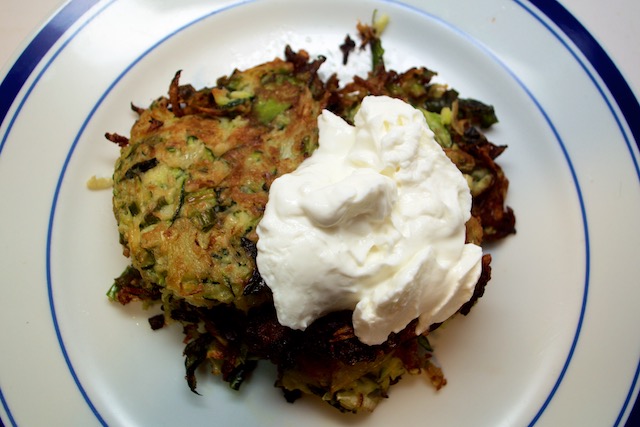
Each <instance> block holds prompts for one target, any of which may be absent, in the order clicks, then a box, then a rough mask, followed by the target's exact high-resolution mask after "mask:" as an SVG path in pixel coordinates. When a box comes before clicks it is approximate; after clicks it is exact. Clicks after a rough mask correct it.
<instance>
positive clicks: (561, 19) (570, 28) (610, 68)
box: [514, 0, 640, 427]
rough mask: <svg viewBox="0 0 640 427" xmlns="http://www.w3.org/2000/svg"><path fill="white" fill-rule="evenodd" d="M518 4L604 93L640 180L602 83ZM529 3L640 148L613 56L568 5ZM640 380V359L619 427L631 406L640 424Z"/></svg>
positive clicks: (549, 0)
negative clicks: (538, 11)
mask: <svg viewBox="0 0 640 427" xmlns="http://www.w3.org/2000/svg"><path fill="white" fill-rule="evenodd" d="M514 1H515V2H516V3H518V4H519V5H520V6H521V7H522V8H524V9H525V10H526V11H527V12H529V13H530V14H531V15H532V16H533V17H535V18H536V19H537V20H538V21H539V22H540V23H541V24H542V25H543V26H544V27H545V28H547V30H548V31H549V32H551V33H552V34H553V35H554V36H555V37H556V39H557V40H558V41H559V42H560V43H562V44H563V45H564V46H565V48H566V49H567V50H568V51H569V53H571V55H573V57H574V58H575V59H576V61H577V62H578V63H579V64H580V65H581V66H582V68H583V69H584V70H585V72H586V73H587V74H588V75H589V77H590V78H591V80H592V82H593V84H594V85H595V87H596V88H597V89H598V91H599V92H600V95H601V96H602V98H603V99H604V101H605V102H606V103H607V106H608V107H609V110H610V111H611V114H612V116H613V117H614V118H615V120H616V122H617V124H618V127H619V128H620V130H621V133H622V135H623V137H624V140H625V143H626V145H627V148H628V150H629V155H630V156H631V160H632V162H633V165H634V167H635V170H636V175H637V176H638V178H639V179H640V167H639V166H638V160H637V158H636V156H635V153H634V151H633V146H632V142H631V141H630V139H629V137H628V136H627V133H626V132H625V130H624V127H623V124H622V122H621V120H620V118H619V117H618V115H617V114H616V111H615V110H614V108H613V106H612V105H611V103H610V101H609V99H608V97H607V96H606V94H605V93H604V91H603V89H602V88H601V87H600V85H599V84H598V82H597V81H596V80H595V78H594V76H593V75H592V74H591V72H590V71H589V70H588V68H587V67H586V65H585V64H584V63H583V62H582V60H581V59H580V58H579V57H578V56H577V54H576V52H575V51H574V50H573V49H572V48H571V46H569V45H568V44H567V43H566V42H565V41H564V40H563V38H562V37H561V36H560V34H558V32H557V31H556V30H555V29H553V28H551V27H550V26H549V25H548V24H547V23H546V22H544V20H543V19H541V17H540V16H538V15H537V14H536V13H535V12H534V11H533V10H532V9H531V8H530V7H529V6H527V5H526V4H525V2H524V1H521V0H514ZM528 3H531V4H533V5H534V6H535V7H537V8H538V10H540V11H541V12H542V13H543V14H544V15H546V16H547V17H548V18H549V19H550V20H551V21H553V23H554V24H555V25H557V26H558V27H559V28H560V30H561V31H562V32H563V33H564V34H565V35H566V36H567V37H568V38H569V39H570V40H571V41H572V42H573V44H575V46H577V47H578V49H579V51H580V52H581V53H582V54H583V55H584V56H585V57H586V58H587V60H588V61H589V63H590V64H591V66H592V67H593V68H594V69H595V70H596V72H597V73H598V75H599V76H600V78H601V79H602V81H603V82H604V84H605V85H606V86H607V89H609V92H610V93H611V96H612V97H613V98H614V99H615V102H616V104H617V105H618V108H619V109H620V111H621V112H622V115H623V116H624V118H625V121H626V123H627V126H629V129H630V131H631V134H632V135H633V138H634V139H635V143H636V147H638V149H640V121H639V120H638V117H640V103H639V101H638V99H637V98H636V97H635V95H634V93H633V91H632V90H631V87H630V86H629V84H628V83H627V81H626V80H625V79H624V77H623V76H622V73H620V70H619V69H618V67H616V65H615V63H614V62H613V61H612V60H611V58H610V57H609V55H607V53H606V52H605V50H604V49H603V48H602V46H600V44H599V43H598V41H597V40H596V39H595V38H594V37H593V36H592V35H591V33H589V31H588V30H587V29H586V28H585V27H584V26H583V25H582V24H581V23H580V22H579V21H578V20H577V19H576V18H575V17H574V16H573V15H572V14H571V13H570V12H569V11H568V10H567V9H566V8H565V7H564V6H562V5H561V4H560V3H558V2H557V1H555V0H529V2H528ZM639 377H640V360H639V362H638V365H637V367H636V371H635V373H634V376H633V378H632V379H631V384H630V387H629V391H628V392H627V396H626V397H625V400H624V402H623V404H622V407H621V408H620V412H619V413H618V417H617V418H616V420H615V423H614V426H616V427H617V426H619V425H620V423H621V422H622V419H623V418H624V416H625V413H626V412H627V410H628V409H629V405H630V404H631V405H633V406H632V409H631V411H630V413H629V417H628V419H627V422H626V425H627V426H629V427H631V426H634V425H638V422H639V421H640V398H638V399H637V400H636V402H635V404H634V403H632V399H633V395H634V393H635V392H636V389H637V387H638V379H639ZM547 404H548V402H547ZM540 415H541V413H539V414H538V415H537V416H536V418H537V417H539V416H540Z"/></svg>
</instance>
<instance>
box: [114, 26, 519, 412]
mask: <svg viewBox="0 0 640 427" xmlns="http://www.w3.org/2000/svg"><path fill="white" fill-rule="evenodd" d="M359 30H360V31H361V32H363V31H366V32H367V34H366V35H363V34H361V38H362V39H363V40H366V42H367V43H374V44H375V46H376V48H375V49H372V51H373V52H374V55H373V56H374V57H373V67H372V71H371V73H369V75H368V77H367V78H359V77H356V78H354V81H353V82H351V83H349V84H347V85H346V86H344V87H343V88H339V86H338V82H337V79H336V77H335V76H332V77H330V78H329V79H328V80H327V81H326V82H323V81H321V80H320V79H319V78H318V75H317V70H318V68H319V67H320V65H321V64H322V62H323V59H322V58H319V59H317V60H313V61H310V60H309V56H308V54H307V53H306V52H304V51H300V52H297V53H294V52H293V51H292V50H291V49H290V48H288V47H287V49H286V51H285V60H280V59H276V60H274V61H271V62H268V63H265V64H262V65H258V66H256V67H254V68H251V69H249V70H245V71H237V70H236V71H234V72H233V73H232V74H231V75H230V76H228V77H223V78H221V79H219V80H218V82H217V85H216V86H215V87H214V88H204V89H200V90H195V89H194V88H193V87H191V86H189V85H183V86H181V85H180V84H179V77H180V73H179V72H178V73H176V76H175V77H174V79H173V81H172V82H171V85H170V87H169V94H168V97H162V98H159V99H158V100H156V101H155V102H153V103H152V105H151V106H150V107H149V108H147V109H140V108H136V107H134V110H135V111H136V112H138V113H139V115H140V117H139V119H138V120H137V121H136V123H135V124H134V126H133V128H132V130H131V136H130V138H126V137H123V136H119V135H115V134H107V138H108V139H109V140H111V141H113V142H115V143H117V144H118V145H120V146H121V147H122V148H121V156H120V158H119V159H118V161H117V163H116V167H115V172H114V192H113V208H114V213H115V216H116V219H117V221H118V230H119V233H120V240H121V243H122V245H123V247H124V253H125V255H127V256H130V257H131V263H132V266H131V267H129V268H127V270H125V272H124V273H123V274H122V275H121V276H120V277H119V278H118V279H116V281H115V284H114V285H113V287H112V288H111V290H110V291H109V296H110V297H111V298H112V299H114V300H117V301H119V302H121V303H122V304H126V303H128V302H130V301H132V300H142V301H145V302H152V301H162V305H163V311H164V313H163V314H162V315H160V316H154V317H153V318H151V319H150V323H151V326H152V328H154V329H157V328H160V327H162V326H163V325H164V324H165V323H167V322H168V321H179V322H180V323H181V324H182V325H183V328H184V333H185V335H186V338H185V343H186V347H185V351H184V354H185V368H186V378H187V382H188V385H189V387H190V388H191V390H192V391H194V392H195V390H196V376H195V371H196V369H197V368H198V366H199V365H201V364H202V363H203V362H205V361H207V362H209V363H210V364H211V367H212V371H213V372H214V373H215V374H219V375H221V376H222V378H223V380H224V381H227V382H228V383H229V384H230V386H231V387H232V388H234V389H238V388H239V387H240V384H241V383H242V382H243V380H244V379H245V378H246V376H247V375H248V374H249V373H250V372H251V371H252V369H253V368H254V367H255V366H256V363H257V361H258V360H269V361H271V362H272V363H274V364H275V365H276V366H277V368H278V378H277V379H276V386H277V387H279V388H281V389H282V390H283V392H284V395H285V397H286V398H287V400H288V401H294V400H295V399H297V398H298V397H300V396H301V395H303V394H312V395H316V396H319V397H320V398H321V399H322V400H324V401H326V402H327V403H329V404H330V405H332V406H334V407H336V408H338V409H339V410H340V411H343V412H354V413H357V412H369V411H372V410H373V409H374V408H375V406H376V405H377V404H378V403H379V402H380V400H381V399H383V398H385V397H387V394H388V390H389V388H390V386H391V385H393V384H395V383H396V382H397V381H399V379H400V378H401V376H402V375H405V374H418V373H425V374H426V375H427V376H428V377H429V379H430V380H431V382H432V384H433V385H434V386H435V387H436V388H440V387H441V386H443V385H444V384H445V383H446V380H445V378H444V375H443V374H442V371H441V370H440V368H438V367H437V366H436V365H434V364H433V363H432V361H431V351H432V350H431V348H430V345H429V343H428V341H427V337H426V335H427V334H424V336H416V335H415V325H414V324H410V325H408V326H407V327H406V328H405V329H404V330H403V331H401V332H399V333H397V334H391V335H390V337H389V339H388V340H387V341H386V342H385V343H383V344H381V345H375V346H368V345H365V344H362V343H361V342H360V341H359V340H358V339H357V337H355V335H354V333H353V326H352V324H351V312H350V311H341V312H337V313H330V314H328V315H326V316H324V317H322V318H320V319H318V320H316V321H315V322H314V323H313V324H312V325H310V326H309V327H308V328H307V329H306V330H305V331H296V330H292V329H290V328H286V327H284V326H282V325H280V324H279V323H278V321H277V316H276V313H275V309H274V306H273V301H272V297H271V293H270V290H269V288H268V287H267V286H266V285H265V284H264V282H263V281H262V279H261V277H260V274H259V272H258V271H257V269H256V265H255V257H256V246H255V243H256V241H257V235H256V233H255V227H256V226H257V224H258V222H259V221H260V219H261V217H262V213H263V210H264V207H265V205H266V203H267V199H268V190H269V187H270V185H271V183H272V182H273V180H274V179H275V178H276V177H278V176H280V175H282V174H284V173H287V172H290V171H292V170H294V169H295V168H296V167H297V166H298V165H299V164H300V163H301V162H302V161H303V160H304V159H305V158H306V157H308V156H309V155H310V154H311V153H312V152H313V150H314V149H315V148H316V147H317V139H318V129H317V117H318V115H319V114H320V112H321V111H322V109H323V108H327V109H329V110H331V111H333V112H334V113H336V114H338V115H340V116H342V117H343V118H345V119H346V120H350V118H352V117H353V114H354V113H355V111H356V109H357V108H358V106H359V105H360V102H361V100H362V98H364V96H366V95H369V94H374V95H388V96H392V97H397V98H401V99H403V100H404V101H406V102H409V103H410V104H412V105H413V106H414V107H416V108H420V109H422V110H423V112H424V114H425V117H427V121H428V123H429V126H430V127H431V129H432V130H434V132H435V134H436V140H437V141H438V142H439V143H440V144H441V145H442V147H443V149H444V150H445V152H446V153H447V155H448V156H449V158H451V160H452V161H453V162H454V163H455V164H456V165H457V166H458V168H459V169H460V170H461V171H462V173H463V174H465V176H466V177H467V180H468V182H469V186H470V188H471V191H472V197H473V207H472V218H471V220H469V222H468V223H467V241H468V242H473V243H476V244H478V245H480V244H481V243H482V241H483V239H484V240H496V239H500V238H503V237H505V236H506V235H509V234H511V233H513V232H514V231H515V229H514V224H515V217H514V215H513V212H512V211H511V209H509V208H507V207H505V205H504V200H505V197H506V192H507V188H508V181H507V179H506V177H505V176H504V173H503V172H502V170H501V169H500V167H499V166H498V165H497V164H496V163H495V162H494V159H495V158H496V157H497V156H498V155H499V154H501V153H502V152H503V151H504V149H505V147H499V146H495V145H493V144H492V143H491V142H489V141H488V140H487V139H486V138H485V137H484V135H483V134H482V133H481V131H480V130H479V129H478V128H480V129H483V128H486V127H489V126H491V125H492V124H493V123H494V122H495V121H497V119H496V118H495V114H494V112H493V108H491V107H490V106H487V105H484V104H482V103H479V102H478V101H473V100H465V99H460V98H458V94H457V93H456V92H455V91H452V90H449V89H448V88H446V87H444V86H442V85H437V84H432V83H431V78H432V77H433V75H434V74H435V73H433V72H432V71H430V70H428V69H426V68H416V69H411V70H408V71H406V72H404V73H397V72H395V71H391V70H390V71H387V70H386V69H385V66H384V60H383V58H382V55H381V52H383V50H382V49H381V45H380V40H379V38H377V35H376V34H375V33H374V32H371V31H370V30H371V29H370V28H369V27H366V26H362V27H359ZM372 47H374V46H372ZM376 52H377V53H376ZM490 262H491V256H490V255H484V256H483V259H482V275H481V277H480V280H479V281H478V284H477V285H476V289H475V292H474V295H473V297H472V298H471V300H470V301H469V302H468V303H466V304H465V305H464V306H463V307H461V309H460V310H459V313H461V314H467V313H468V312H469V310H470V309H471V307H472V306H473V305H474V304H475V302H476V301H477V299H478V298H480V297H481V296H482V295H483V292H484V288H485V285H486V284H487V282H488V281H489V279H490V276H491V267H490ZM437 327H439V325H432V327H431V328H430V331H432V330H434V329H435V328H437Z"/></svg>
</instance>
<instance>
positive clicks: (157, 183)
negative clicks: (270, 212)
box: [112, 50, 328, 309]
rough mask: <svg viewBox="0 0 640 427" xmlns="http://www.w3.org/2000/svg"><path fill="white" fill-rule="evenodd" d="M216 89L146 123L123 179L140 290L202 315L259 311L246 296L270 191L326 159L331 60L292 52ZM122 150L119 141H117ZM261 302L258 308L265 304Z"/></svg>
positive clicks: (186, 91)
mask: <svg viewBox="0 0 640 427" xmlns="http://www.w3.org/2000/svg"><path fill="white" fill-rule="evenodd" d="M287 57H288V60H286V61H284V60H280V59H276V60H274V61H272V62H269V63H265V64H262V65H259V66H257V67H255V68H251V69H249V70H246V71H234V72H233V74H231V75H230V76H228V77H223V78H221V79H219V81H218V82H217V83H218V84H217V86H216V87H215V88H205V89H201V90H198V91H196V90H195V89H193V88H192V87H191V86H179V84H178V78H179V75H180V74H179V73H177V74H176V77H175V78H174V80H173V82H172V84H171V87H170V89H169V98H166V97H163V98H160V99H158V100H156V101H155V102H153V103H152V104H151V106H150V107H149V108H147V109H144V110H142V109H136V111H138V113H139V114H140V117H139V119H138V120H137V121H136V123H135V125H134V126H133V128H132V130H131V136H130V139H129V141H128V143H126V142H124V143H123V142H121V144H122V145H124V147H123V148H122V150H121V155H120V158H119V159H118V161H117V163H116V166H115V172H114V177H113V180H114V190H113V209H114V213H115V216H116V219H117V222H118V230H119V233H120V240H121V243H122V244H123V246H124V252H125V254H126V255H127V256H130V257H131V262H132V264H133V267H134V268H135V269H137V270H138V271H139V272H140V274H141V276H142V282H143V283H144V284H145V285H147V286H159V287H161V288H162V289H163V292H164V293H165V295H166V296H167V297H168V296H171V297H173V298H175V299H184V300H185V301H186V302H188V303H189V304H192V305H195V306H205V307H211V306H212V305H214V304H219V303H224V304H232V305H234V306H236V307H238V308H241V309H247V308H248V307H250V306H251V305H253V304H255V303H256V301H255V300H256V297H254V293H252V292H249V291H247V289H246V288H247V285H248V284H249V283H250V281H251V278H252V276H253V275H254V271H255V259H254V258H255V257H254V256H253V255H252V254H251V253H250V250H248V249H247V241H250V242H255V241H256V240H257V235H256V233H255V227H256V225H257V223H258V221H259V220H260V218H261V216H262V212H263V210H264V206H265V205H266V202H267V192H268V189H269V186H270V185H271V182H272V181H273V180H274V179H275V178H276V177H278V176H279V175H281V174H284V173H287V172H290V171H292V170H293V169H295V168H296V167H297V166H298V165H299V164H300V163H301V162H302V160H304V158H306V157H308V156H309V155H310V154H311V152H312V151H313V150H314V149H315V147H317V140H318V131H317V124H316V117H317V116H318V115H319V114H320V112H321V110H322V109H323V108H324V106H325V104H326V100H327V98H328V94H327V92H326V91H325V88H324V85H323V83H322V82H321V81H320V80H319V79H318V78H317V75H316V72H315V71H316V70H317V68H318V66H319V65H320V63H321V62H322V60H317V61H313V62H308V56H307V55H306V53H304V52H300V53H297V54H295V53H293V52H292V51H290V50H288V53H287ZM112 138H113V137H112ZM258 299H260V298H258Z"/></svg>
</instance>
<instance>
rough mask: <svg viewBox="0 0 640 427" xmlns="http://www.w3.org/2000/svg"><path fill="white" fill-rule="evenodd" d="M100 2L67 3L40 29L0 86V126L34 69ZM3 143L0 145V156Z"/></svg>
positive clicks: (93, 0) (78, 0)
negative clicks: (71, 28)
mask: <svg viewBox="0 0 640 427" xmlns="http://www.w3.org/2000/svg"><path fill="white" fill-rule="evenodd" d="M99 1H100V0H70V1H68V2H67V3H66V4H64V5H63V6H61V8H60V9H59V10H58V11H57V12H56V13H55V14H54V15H53V16H52V17H51V18H50V19H49V20H48V21H47V22H46V23H45V24H44V25H43V27H42V29H41V30H40V31H39V32H38V33H37V34H35V35H34V36H33V39H32V40H31V41H30V42H29V44H28V45H27V46H26V47H25V49H24V51H22V53H21V54H20V55H19V56H18V58H17V59H16V60H15V62H14V63H13V64H12V65H11V68H9V70H8V71H7V73H6V75H5V76H4V78H3V80H2V82H0V124H2V122H3V121H4V120H5V118H6V117H7V113H8V112H9V109H10V108H11V106H12V104H13V103H14V101H15V100H16V97H17V96H18V93H19V92H20V90H21V89H22V87H23V86H24V84H25V82H26V81H27V79H28V78H29V76H30V75H31V73H33V71H34V69H35V68H36V66H37V65H38V64H39V63H40V61H41V60H42V59H43V57H44V56H45V55H46V54H47V52H49V50H50V49H51V48H52V47H53V45H54V44H55V43H56V42H57V41H58V40H59V39H60V38H61V37H62V36H63V35H64V33H65V32H66V31H67V30H68V29H69V28H70V27H71V26H72V25H73V24H74V23H76V22H77V21H78V19H80V17H82V16H83V15H84V14H85V13H87V12H88V11H89V10H90V9H91V8H92V7H94V6H95V5H96V4H97V3H99ZM3 145H4V141H3V142H1V143H0V153H1V152H2V147H3Z"/></svg>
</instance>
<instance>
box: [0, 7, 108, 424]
mask: <svg viewBox="0 0 640 427" xmlns="http://www.w3.org/2000/svg"><path fill="white" fill-rule="evenodd" d="M114 1H116V0H110V1H109V2H108V3H106V4H105V5H104V6H103V7H102V8H101V9H99V10H98V11H97V12H96V13H95V14H94V15H92V16H90V17H89V18H88V19H87V20H86V21H85V22H84V23H83V24H82V25H81V26H80V27H79V28H78V29H77V30H76V31H75V32H74V33H73V34H72V35H70V36H69V37H68V38H67V39H66V40H65V41H64V43H63V44H62V45H61V46H60V47H59V48H58V49H57V50H56V52H55V53H54V54H53V56H52V57H51V58H50V59H49V60H48V61H47V63H46V64H45V65H44V67H43V69H42V70H41V71H40V72H39V73H38V75H37V76H36V78H35V79H34V82H33V83H32V84H31V86H30V87H29V88H28V90H27V92H26V94H25V95H24V96H23V98H22V99H21V100H20V103H19V104H18V107H17V108H16V112H15V113H14V114H13V116H12V117H11V120H10V121H9V125H8V127H7V130H6V132H5V135H4V137H3V139H2V140H0V155H1V154H2V149H3V147H4V144H5V143H6V141H7V139H8V136H9V134H10V133H11V129H12V127H13V124H14V122H15V120H16V118H17V117H18V115H19V114H20V111H21V110H22V107H23V106H24V104H25V102H26V101H27V99H28V98H29V95H30V94H31V92H32V90H33V89H34V88H35V86H36V84H37V83H38V81H39V80H40V78H41V77H42V75H43V74H44V73H45V71H46V70H47V69H48V68H49V67H50V66H51V64H52V63H53V62H54V60H55V59H56V58H57V56H58V55H59V54H60V52H62V51H63V50H64V48H65V47H66V46H67V45H68V44H69V42H70V41H71V40H73V38H75V36H76V35H77V34H78V33H79V32H80V31H81V30H82V29H83V28H84V27H85V26H86V25H87V24H89V22H91V21H92V20H93V18H95V17H96V16H97V15H99V14H100V13H101V12H102V11H103V10H104V9H106V8H107V7H108V6H109V5H111V4H112V3H113V2H114ZM99 2H100V0H73V1H70V2H69V3H67V4H66V5H65V6H64V7H63V8H62V9H61V10H60V11H59V12H58V13H57V14H56V15H54V16H53V17H51V19H50V20H49V21H48V22H47V23H46V24H45V26H44V27H43V28H42V30H41V31H40V32H39V33H38V34H37V35H36V36H35V37H34V38H33V40H32V41H31V42H30V43H29V45H28V46H27V47H26V48H25V50H24V52H23V53H22V54H21V55H20V56H19V57H18V59H17V60H16V62H15V63H14V65H13V66H12V67H11V69H10V70H9V72H8V73H7V75H6V76H5V78H4V80H3V81H2V82H1V83H0V123H2V122H3V120H4V119H5V118H6V115H7V113H8V111H9V109H10V108H11V106H12V104H13V102H14V101H15V100H16V97H17V96H18V93H19V92H20V90H21V89H22V87H23V86H24V84H25V83H26V81H27V80H28V79H29V77H30V76H31V74H32V73H33V71H34V70H35V68H36V67H37V66H38V64H39V63H40V61H41V60H42V59H43V58H44V56H45V55H46V54H47V53H48V52H49V50H50V49H51V48H52V47H53V45H54V44H55V43H56V42H57V41H58V40H60V38H61V37H62V36H63V34H64V33H65V32H66V31H67V30H69V28H71V26H72V25H74V24H75V23H76V22H78V21H79V20H80V19H81V18H82V17H83V16H84V15H85V14H86V13H88V12H89V11H90V10H91V9H92V8H93V7H94V6H95V5H96V4H98V3H99ZM48 259H49V254H47V260H48ZM48 275H49V269H48V268H47V276H48ZM49 282H50V280H49V278H48V277H47V283H49ZM48 294H49V305H50V308H51V313H52V316H53V323H54V326H55V329H56V337H57V339H58V342H60V343H61V342H62V341H61V339H62V337H61V336H60V331H59V329H58V325H57V321H56V319H55V312H54V311H53V300H52V298H51V296H52V295H51V292H48ZM61 351H62V355H63V357H64V359H65V361H66V363H67V365H68V366H69V368H70V372H71V375H72V377H73V379H74V381H75V383H76V385H77V386H78V389H79V391H80V393H81V394H82V396H83V398H84V399H85V401H86V402H87V404H88V405H89V407H90V409H91V410H92V411H93V413H94V414H95V416H96V418H97V420H98V421H99V422H101V424H102V425H106V423H105V422H104V421H103V420H102V418H101V417H100V415H99V414H98V412H97V411H96V410H95V408H94V406H93V404H92V403H91V401H90V400H89V399H88V396H87V394H86V392H85V391H84V389H83V388H82V386H81V384H80V382H79V381H78V378H77V376H76V375H75V372H74V370H73V368H72V367H71V365H70V363H69V358H68V355H67V352H66V350H65V348H64V346H61ZM0 403H1V404H2V407H3V408H4V410H5V413H6V414H7V417H8V421H9V422H10V423H11V425H12V426H17V425H18V424H17V423H16V420H15V418H14V416H13V414H12V412H11V409H10V408H9V404H8V402H7V401H6V398H5V397H4V394H3V393H2V389H1V388H0ZM0 423H3V420H2V419H0Z"/></svg>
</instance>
